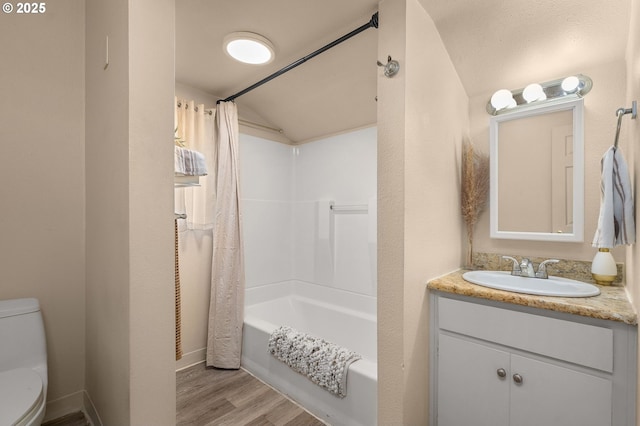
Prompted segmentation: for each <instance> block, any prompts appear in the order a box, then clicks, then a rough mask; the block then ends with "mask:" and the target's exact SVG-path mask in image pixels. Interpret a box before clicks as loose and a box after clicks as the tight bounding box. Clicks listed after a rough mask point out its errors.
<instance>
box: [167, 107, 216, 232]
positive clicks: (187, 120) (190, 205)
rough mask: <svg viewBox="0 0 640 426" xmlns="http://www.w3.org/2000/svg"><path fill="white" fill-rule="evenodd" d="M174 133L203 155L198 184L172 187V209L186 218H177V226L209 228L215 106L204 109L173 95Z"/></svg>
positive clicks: (190, 147)
mask: <svg viewBox="0 0 640 426" xmlns="http://www.w3.org/2000/svg"><path fill="white" fill-rule="evenodd" d="M175 101H176V109H175V117H174V126H175V129H176V134H175V137H176V139H177V140H178V141H180V142H181V143H182V145H184V147H185V148H188V149H193V150H195V151H198V152H200V153H202V154H203V155H204V157H205V159H206V163H207V169H208V171H209V174H208V175H207V176H200V178H199V183H200V186H196V187H192V188H178V189H176V191H175V202H176V206H175V208H176V210H175V211H176V213H186V215H187V220H186V221H180V222H179V224H178V225H179V230H180V231H184V230H185V229H184V224H185V223H186V228H187V229H213V221H214V206H215V198H216V192H215V183H216V181H215V179H216V177H215V173H214V172H213V170H214V167H215V163H216V146H215V140H214V127H215V112H216V111H215V110H213V111H207V110H205V107H204V105H203V104H199V105H198V104H196V103H195V102H194V101H186V100H179V99H177V98H176V100H175Z"/></svg>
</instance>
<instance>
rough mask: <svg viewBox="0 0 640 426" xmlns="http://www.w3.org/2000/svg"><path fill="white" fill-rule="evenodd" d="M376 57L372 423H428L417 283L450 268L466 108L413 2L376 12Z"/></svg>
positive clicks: (424, 311) (454, 264) (425, 319)
mask: <svg viewBox="0 0 640 426" xmlns="http://www.w3.org/2000/svg"><path fill="white" fill-rule="evenodd" d="M380 17H381V19H380V29H379V31H380V34H379V48H378V56H379V57H385V56H386V55H391V56H392V57H393V58H394V59H397V60H398V61H399V62H400V66H401V71H400V73H399V74H398V75H397V76H395V77H393V78H392V79H387V78H384V77H380V78H379V83H378V182H379V184H378V212H379V213H378V215H379V216H378V224H379V227H378V244H379V246H378V247H379V249H378V415H379V418H378V423H379V424H381V425H385V424H406V425H414V424H415V425H417V424H427V422H428V401H429V392H428V364H429V346H428V335H429V312H428V303H427V293H426V290H425V288H426V282H427V281H428V280H429V279H430V278H434V277H436V276H439V275H442V274H444V273H447V272H450V271H452V270H455V269H457V268H459V266H460V262H461V256H462V255H461V249H460V241H461V239H462V234H461V229H462V226H461V221H460V219H459V218H460V205H459V199H460V192H459V173H460V172H459V168H458V167H457V166H458V163H459V160H458V158H459V156H460V144H461V141H462V139H463V137H464V136H465V135H466V132H467V129H468V99H467V96H466V94H465V91H464V89H463V87H462V84H461V83H460V81H459V79H458V77H457V74H456V71H455V69H454V68H453V65H452V63H451V61H450V59H449V56H448V53H447V52H446V50H445V48H444V45H443V43H442V41H441V39H440V36H439V34H438V32H437V30H436V28H435V25H434V23H433V21H432V20H431V18H430V17H429V15H428V14H427V13H426V12H425V11H424V9H423V8H422V6H420V4H419V3H418V2H417V0H406V1H392V2H389V1H386V2H382V3H381V4H380Z"/></svg>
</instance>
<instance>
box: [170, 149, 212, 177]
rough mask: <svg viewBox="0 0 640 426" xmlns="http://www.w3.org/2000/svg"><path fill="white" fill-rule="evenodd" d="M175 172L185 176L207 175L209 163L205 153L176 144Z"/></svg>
mask: <svg viewBox="0 0 640 426" xmlns="http://www.w3.org/2000/svg"><path fill="white" fill-rule="evenodd" d="M174 154H175V155H174V168H175V173H180V174H183V175H185V176H206V175H207V163H206V161H205V158H204V155H202V154H201V153H199V152H198V151H194V150H192V149H186V148H181V147H179V146H176V147H175V149H174Z"/></svg>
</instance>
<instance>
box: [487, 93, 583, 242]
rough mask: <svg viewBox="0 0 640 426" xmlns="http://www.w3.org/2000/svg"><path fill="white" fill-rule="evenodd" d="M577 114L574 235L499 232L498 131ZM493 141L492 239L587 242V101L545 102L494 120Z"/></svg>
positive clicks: (574, 98) (491, 146) (491, 136)
mask: <svg viewBox="0 0 640 426" xmlns="http://www.w3.org/2000/svg"><path fill="white" fill-rule="evenodd" d="M566 110H572V112H573V232H572V233H570V234H569V233H553V232H518V231H500V230H499V229H498V165H499V158H498V144H499V140H498V130H499V127H500V123H502V122H504V121H511V120H517V119H519V118H524V117H531V116H535V115H542V114H547V113H552V112H558V111H566ZM489 140H490V159H491V161H490V203H489V212H490V236H491V238H498V239H510V240H533V241H555V242H582V241H584V100H583V99H582V98H581V97H577V96H574V97H572V98H563V99H562V100H554V101H553V102H552V103H550V102H545V103H540V104H535V105H532V106H531V107H529V108H525V109H519V110H518V111H513V112H510V113H509V112H507V113H504V114H500V115H497V116H493V117H491V120H490V124H489Z"/></svg>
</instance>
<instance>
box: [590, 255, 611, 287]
mask: <svg viewBox="0 0 640 426" xmlns="http://www.w3.org/2000/svg"><path fill="white" fill-rule="evenodd" d="M591 275H592V276H593V279H594V280H595V282H596V284H600V285H611V283H613V280H615V279H616V277H617V276H618V267H617V266H616V261H615V259H614V258H613V255H612V254H611V252H609V249H608V248H599V249H598V252H597V253H596V255H595V256H594V258H593V262H592V263H591Z"/></svg>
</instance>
